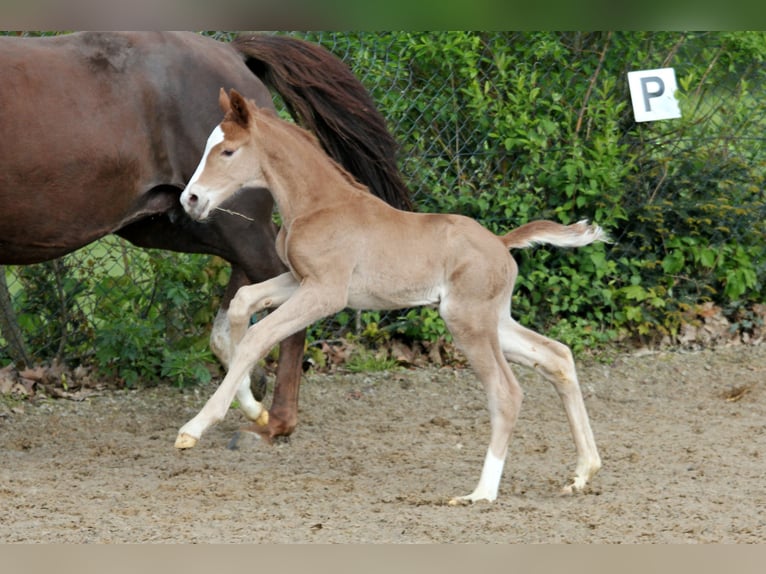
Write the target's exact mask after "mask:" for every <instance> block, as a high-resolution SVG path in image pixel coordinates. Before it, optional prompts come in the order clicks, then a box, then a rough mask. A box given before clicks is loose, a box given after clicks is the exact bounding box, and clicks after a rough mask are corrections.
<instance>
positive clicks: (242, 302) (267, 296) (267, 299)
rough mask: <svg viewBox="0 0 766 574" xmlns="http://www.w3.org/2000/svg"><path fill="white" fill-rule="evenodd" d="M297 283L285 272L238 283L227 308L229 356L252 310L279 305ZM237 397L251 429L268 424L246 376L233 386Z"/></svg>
mask: <svg viewBox="0 0 766 574" xmlns="http://www.w3.org/2000/svg"><path fill="white" fill-rule="evenodd" d="M299 286H300V283H298V281H297V279H295V277H293V275H292V273H289V272H288V273H283V274H281V275H278V276H277V277H273V278H271V279H268V280H266V281H262V282H260V283H255V284H253V285H245V286H243V287H240V288H239V290H237V293H236V295H235V296H234V298H233V299H232V301H231V304H230V305H229V310H228V312H227V319H228V325H229V345H230V349H229V356H233V355H234V351H235V349H236V347H237V345H238V344H239V342H240V341H241V340H242V338H243V337H244V336H245V333H246V331H247V329H248V327H249V325H250V319H251V317H252V316H253V314H255V313H258V312H260V311H264V310H266V309H272V308H276V307H279V306H280V305H281V304H282V303H284V302H285V301H287V299H289V298H290V296H291V295H292V294H293V293H294V292H295V290H296V289H298V287H299ZM302 351H303V349H302V348H301V352H302ZM237 400H238V401H239V402H240V405H241V408H242V410H243V411H244V412H245V414H247V417H248V418H249V419H250V420H251V421H253V422H254V423H255V425H254V427H255V429H258V427H265V426H266V425H268V423H269V411H267V410H266V409H265V408H264V407H263V405H262V404H261V403H260V402H259V401H256V400H255V399H254V398H253V395H252V393H251V392H250V381H249V379H248V378H247V377H245V378H244V379H242V383H241V384H240V386H239V388H238V389H237ZM288 424H289V421H288Z"/></svg>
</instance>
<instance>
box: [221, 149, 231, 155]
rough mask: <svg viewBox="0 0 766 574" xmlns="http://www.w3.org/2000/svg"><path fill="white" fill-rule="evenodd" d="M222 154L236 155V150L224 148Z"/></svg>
mask: <svg viewBox="0 0 766 574" xmlns="http://www.w3.org/2000/svg"><path fill="white" fill-rule="evenodd" d="M221 155H222V156H223V157H231V156H233V155H234V150H233V149H225V150H223V151H222V152H221Z"/></svg>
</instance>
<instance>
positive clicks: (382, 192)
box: [231, 34, 412, 209]
mask: <svg viewBox="0 0 766 574" xmlns="http://www.w3.org/2000/svg"><path fill="white" fill-rule="evenodd" d="M231 46H232V47H233V48H234V49H235V50H236V51H237V52H239V53H240V54H242V56H243V57H244V59H245V63H246V64H247V67H248V68H250V70H251V71H252V72H253V73H254V74H255V75H256V76H258V77H259V78H260V79H261V80H263V82H264V83H265V84H267V85H268V86H270V87H271V88H272V89H274V90H275V91H276V92H277V93H279V95H280V96H281V97H282V100H283V101H284V102H285V105H286V106H287V109H288V110H289V112H290V115H292V117H293V119H295V121H296V122H298V123H299V124H300V125H302V126H303V127H304V128H306V129H308V130H309V131H311V132H313V133H314V134H315V135H316V136H317V138H319V141H320V143H321V144H322V147H323V148H324V150H325V151H326V152H327V154H328V155H330V156H331V157H332V158H333V159H334V160H335V161H337V162H338V163H339V164H341V165H342V166H343V167H344V168H346V170H348V171H349V172H350V173H351V174H352V175H353V176H354V177H355V178H356V179H357V180H359V182H361V183H362V184H364V185H366V186H367V187H368V188H369V189H370V191H371V192H372V193H373V194H375V195H377V196H378V197H380V198H381V199H383V200H385V201H386V202H387V203H389V204H391V205H393V206H394V207H397V208H399V209H412V202H411V200H410V194H409V190H408V189H407V186H406V185H405V184H404V181H402V178H401V174H400V172H399V168H398V166H397V164H396V152H397V149H398V146H397V144H396V141H395V140H394V138H393V136H392V135H391V134H390V133H389V131H388V128H387V126H386V120H385V118H384V117H383V115H382V114H381V113H380V112H379V111H378V109H377V108H376V107H375V103H374V102H373V100H372V98H371V97H370V95H369V94H368V93H367V90H366V89H365V88H364V86H363V85H362V84H361V82H360V81H359V80H358V79H357V78H356V76H354V74H352V73H351V70H349V68H348V67H347V66H346V65H345V64H344V63H343V62H342V61H341V60H340V59H338V58H336V57H335V56H334V55H333V54H332V53H330V52H329V51H328V50H326V49H324V48H323V47H322V46H320V45H318V44H313V43H310V42H306V41H304V40H299V39H297V38H291V37H289V36H275V35H268V34H259V35H245V36H240V37H238V38H235V39H234V40H233V41H232V42H231Z"/></svg>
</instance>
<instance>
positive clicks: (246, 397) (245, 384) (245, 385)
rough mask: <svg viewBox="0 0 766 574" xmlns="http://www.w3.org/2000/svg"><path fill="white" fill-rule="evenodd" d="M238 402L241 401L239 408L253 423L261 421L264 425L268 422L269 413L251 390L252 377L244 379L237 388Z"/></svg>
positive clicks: (246, 376)
mask: <svg viewBox="0 0 766 574" xmlns="http://www.w3.org/2000/svg"><path fill="white" fill-rule="evenodd" d="M237 400H238V401H239V408H240V409H241V410H242V412H243V413H245V416H246V417H247V418H249V419H250V420H251V421H259V422H261V423H262V424H266V423H267V422H268V411H267V410H266V409H265V407H264V406H263V404H262V403H260V402H259V401H257V400H255V397H254V396H253V391H252V390H251V389H250V375H245V376H244V377H242V381H241V382H240V383H239V387H238V388H237Z"/></svg>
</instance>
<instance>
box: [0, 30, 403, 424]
mask: <svg viewBox="0 0 766 574" xmlns="http://www.w3.org/2000/svg"><path fill="white" fill-rule="evenodd" d="M0 74H1V75H2V82H0V134H2V135H1V136H0V204H2V209H1V210H0V264H28V263H35V262H40V261H45V260H49V259H53V258H56V257H59V256H61V255H64V254H66V253H69V252H71V251H74V250H76V249H78V248H80V247H82V246H84V245H86V244H88V243H90V242H92V241H94V240H96V239H99V238H100V237H103V236H105V235H107V234H110V233H116V234H118V235H120V236H122V237H125V238H126V239H128V240H129V241H131V242H132V243H134V244H136V245H138V246H141V247H149V248H161V249H168V250H174V251H182V252H196V253H209V254H214V255H219V256H221V257H223V258H224V259H226V260H227V261H229V262H230V263H231V265H232V273H231V279H230V282H229V285H228V287H227V290H226V293H225V296H224V301H223V306H222V311H221V312H219V314H218V318H217V319H216V322H215V325H214V328H213V334H212V335H211V346H212V347H213V350H214V352H216V354H217V355H218V356H219V358H220V359H221V360H222V362H223V363H224V364H227V363H228V356H227V352H228V349H229V344H228V340H227V333H228V324H227V320H226V313H225V312H223V311H224V310H225V309H226V308H227V307H228V303H229V301H230V300H231V298H232V297H233V296H234V294H235V293H236V291H237V289H238V288H239V287H240V286H242V285H244V284H248V283H254V282H260V281H263V280H264V279H267V278H270V277H273V276H275V275H278V274H280V273H282V272H283V271H284V267H283V265H282V263H281V262H280V260H279V258H278V257H277V255H276V252H275V248H274V240H275V237H276V229H275V226H274V225H273V223H272V208H273V201H272V199H271V195H270V194H269V193H268V191H266V190H249V192H248V193H243V194H239V195H237V196H236V197H234V198H233V199H232V201H230V202H228V203H227V204H226V205H225V206H223V207H224V209H225V210H226V211H223V210H221V211H219V212H217V213H216V216H215V217H213V218H211V219H210V220H208V221H206V222H205V223H198V222H195V221H192V220H191V219H190V218H189V217H188V216H187V215H186V214H185V212H184V211H183V209H182V208H181V205H180V203H179V199H178V198H179V195H180V194H181V192H182V191H183V189H184V186H185V183H186V182H187V181H188V180H189V178H190V177H191V175H192V173H193V171H194V169H195V167H196V165H197V163H198V162H199V159H200V157H201V156H202V152H203V148H204V146H205V141H206V139H207V136H208V134H209V133H210V131H211V130H212V129H213V127H214V126H215V125H216V124H217V123H218V121H219V119H220V110H219V109H218V106H217V104H216V95H217V94H218V91H219V89H220V88H221V87H222V86H226V87H234V88H236V89H237V90H239V91H240V92H241V93H243V94H246V95H247V96H248V97H249V98H252V99H254V100H255V101H256V102H258V104H259V105H260V106H264V107H271V108H273V103H272V100H271V96H270V92H269V90H268V87H267V86H270V87H272V88H274V89H275V90H276V91H277V92H278V93H279V94H280V95H281V96H282V98H283V100H284V101H285V103H286V104H287V107H288V109H289V111H290V113H291V114H292V115H293V117H294V118H295V119H296V120H297V121H298V122H299V123H301V124H303V125H304V126H305V127H307V128H308V129H310V130H312V131H313V132H314V133H315V134H316V135H317V137H318V138H319V139H320V141H321V142H322V145H323V146H324V147H325V149H326V150H327V151H328V153H329V154H330V155H332V156H333V157H334V158H335V159H336V160H338V161H339V162H340V163H342V164H343V165H344V166H345V167H346V168H347V169H348V170H349V171H350V172H352V173H353V174H354V176H355V177H357V178H358V179H359V180H360V181H361V182H363V183H364V184H365V185H367V186H368V187H369V188H370V189H371V190H372V191H373V193H375V194H376V195H378V196H380V197H382V198H383V199H385V200H386V201H388V202H390V203H392V204H393V205H397V206H399V207H407V206H409V199H408V192H407V189H406V186H405V185H404V184H403V183H402V181H401V180H400V176H399V173H398V170H397V168H396V163H395V150H396V145H395V142H394V141H393V138H392V137H391V135H390V134H389V133H388V131H387V129H386V124H385V120H384V119H383V117H382V116H381V115H380V113H379V112H378V111H377V110H376V109H375V106H374V103H373V102H372V100H371V98H370V96H369V94H368V93H367V92H366V91H365V89H364V88H363V86H362V85H361V84H360V82H359V81H358V80H357V79H356V78H355V77H354V75H353V74H352V73H351V72H350V70H349V69H348V68H347V67H346V66H345V65H344V64H343V63H342V62H341V61H340V60H338V59H337V58H335V57H334V56H333V55H332V54H330V53H329V52H328V51H326V50H324V49H323V48H321V47H320V46H318V45H315V44H311V43H308V42H304V41H302V40H298V39H294V38H289V37H285V36H271V35H250V36H242V37H239V38H237V39H235V40H234V41H233V42H231V43H224V42H219V41H216V40H213V39H210V38H206V37H203V36H200V35H198V34H194V33H190V32H181V33H169V32H125V33H90V32H88V33H78V34H71V35H65V36H58V37H51V38H12V37H2V38H0ZM304 339H305V332H302V333H298V334H297V335H295V336H293V337H291V338H290V339H288V340H286V341H285V342H284V343H283V344H282V346H281V349H280V361H279V367H278V370H277V382H276V386H275V390H274V395H273V398H272V405H271V411H270V415H271V416H270V418H269V422H268V425H267V426H265V427H262V428H257V429H256V430H258V431H259V432H260V433H261V434H262V435H264V436H266V437H268V438H271V437H274V436H278V435H286V434H290V433H291V432H292V430H293V429H294V427H295V425H296V423H297V402H298V386H299V382H300V375H301V361H302V356H303V345H304ZM239 397H240V399H241V401H242V406H243V408H244V410H245V412H246V413H247V412H248V406H249V404H250V402H251V401H252V400H253V399H252V394H251V393H250V390H249V381H243V384H242V386H241V394H240V395H239Z"/></svg>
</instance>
